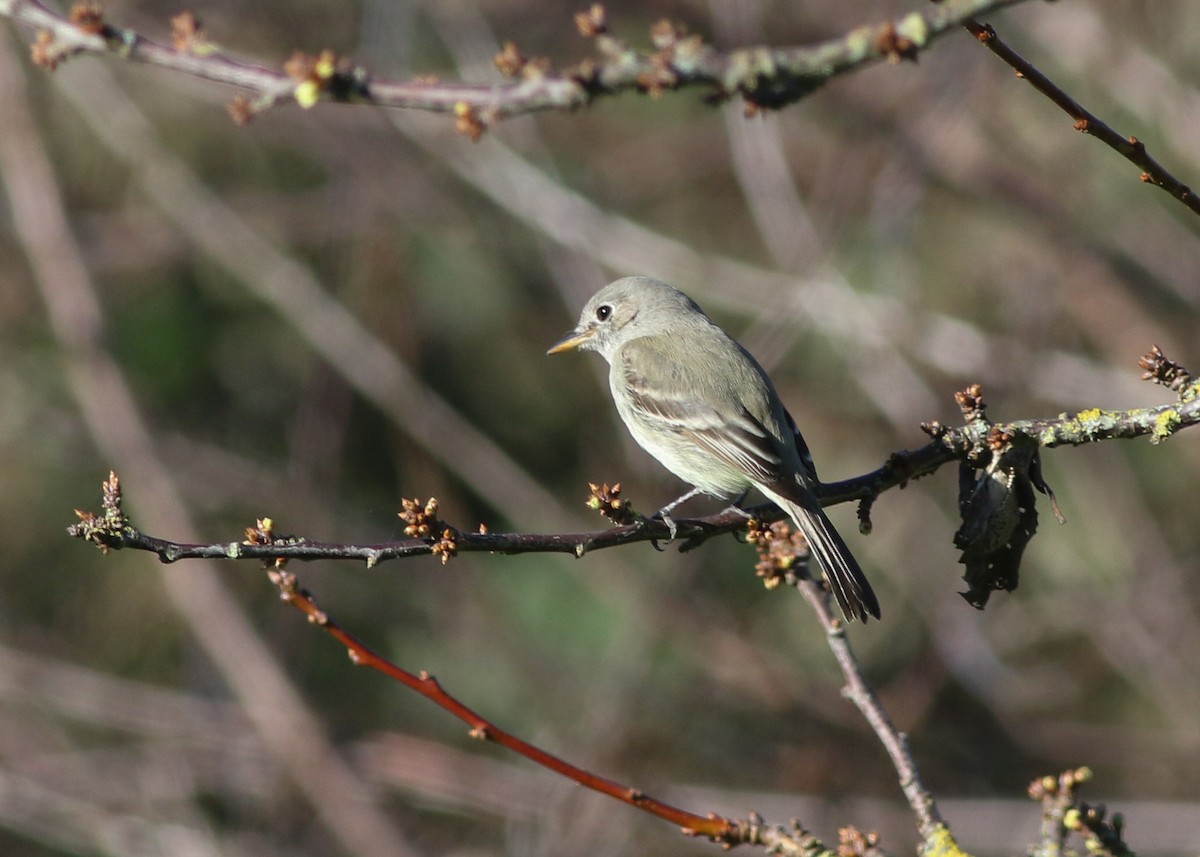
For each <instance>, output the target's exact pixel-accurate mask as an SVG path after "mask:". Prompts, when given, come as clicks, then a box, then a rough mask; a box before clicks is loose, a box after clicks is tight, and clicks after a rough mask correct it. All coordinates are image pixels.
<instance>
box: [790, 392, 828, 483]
mask: <svg viewBox="0 0 1200 857" xmlns="http://www.w3.org/2000/svg"><path fill="white" fill-rule="evenodd" d="M783 415H784V416H785V417H786V418H787V425H788V434H789V436H790V437H791V439H792V442H793V443H794V444H795V445H796V454H797V455H799V456H800V464H801V465H802V466H803V468H804V473H805V475H807V476H808V481H809V482H811V483H813V484H815V485H820V484H821V480H820V478H818V477H817V465H815V464H813V458H812V453H811V452H809V451H808V444H807V443H805V441H804V435H802V434H800V428H799V426H797V425H796V421H795V420H794V419H792V415H791V414H790V413H789V412H788V411H787V410H786V409H785V410H784V412H783Z"/></svg>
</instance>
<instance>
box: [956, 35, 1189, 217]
mask: <svg viewBox="0 0 1200 857" xmlns="http://www.w3.org/2000/svg"><path fill="white" fill-rule="evenodd" d="M963 26H964V27H966V28H967V30H968V31H969V32H970V33H971V34H972V35H973V36H975V38H977V39H979V41H980V42H981V43H983V44H984V45H985V46H986V47H987V48H988V50H990V51H991V52H992V53H994V54H995V55H996V56H998V57H1000V59H1002V60H1004V61H1005V62H1006V63H1008V64H1009V65H1010V66H1012V68H1013V70H1014V71H1016V73H1017V77H1019V78H1021V79H1022V80H1025V81H1028V83H1029V84H1030V85H1031V86H1032V87H1033V88H1034V89H1036V90H1037V91H1038V92H1040V93H1042V95H1044V96H1046V97H1047V98H1049V99H1050V100H1051V101H1053V102H1054V103H1055V104H1057V105H1058V106H1059V107H1060V108H1062V110H1063V111H1064V112H1065V113H1066V114H1067V115H1068V116H1070V117H1071V118H1072V119H1074V120H1075V130H1076V131H1082V132H1083V133H1085V134H1089V135H1091V136H1093V137H1095V138H1096V139H1097V140H1100V141H1101V142H1102V143H1104V144H1105V145H1107V146H1109V147H1110V148H1112V149H1114V150H1116V151H1117V152H1118V153H1120V154H1121V156H1122V157H1124V158H1126V159H1127V160H1129V161H1131V162H1132V163H1133V164H1134V165H1135V166H1137V167H1138V168H1139V169H1141V171H1142V175H1141V179H1142V181H1143V182H1146V183H1147V184H1152V185H1154V186H1155V187H1159V188H1162V189H1163V190H1165V191H1166V192H1167V193H1169V194H1170V195H1171V196H1173V197H1175V199H1177V200H1179V201H1180V202H1182V203H1183V204H1184V205H1186V206H1187V207H1188V208H1190V209H1191V210H1192V212H1194V213H1195V214H1200V197H1198V196H1197V195H1196V193H1194V192H1193V191H1192V189H1191V188H1190V187H1188V186H1187V185H1185V184H1184V183H1183V182H1181V181H1179V179H1177V178H1175V176H1173V175H1172V174H1171V173H1170V172H1169V171H1168V170H1167V169H1166V168H1165V167H1163V166H1162V164H1160V163H1159V162H1158V161H1156V160H1155V159H1154V158H1152V157H1151V156H1150V154H1149V153H1148V152H1147V151H1146V145H1145V144H1144V143H1143V142H1142V141H1141V140H1139V139H1138V138H1137V137H1132V136H1130V137H1125V136H1123V135H1121V134H1119V133H1117V132H1116V131H1115V130H1114V129H1113V128H1112V127H1111V126H1109V125H1108V124H1107V123H1105V122H1104V121H1103V120H1101V119H1100V118H1098V117H1097V116H1096V115H1095V114H1093V113H1091V112H1090V111H1089V110H1087V109H1086V108H1085V107H1084V106H1083V105H1082V104H1080V103H1079V102H1078V101H1076V100H1075V99H1074V98H1072V97H1071V96H1070V95H1068V94H1067V93H1066V92H1064V91H1063V89H1062V88H1061V87H1059V86H1058V85H1057V84H1055V83H1054V82H1053V81H1052V80H1050V79H1049V78H1048V77H1046V75H1044V74H1043V73H1042V72H1040V71H1039V70H1038V69H1037V68H1035V67H1034V65H1033V64H1032V63H1031V62H1029V60H1027V59H1025V58H1024V57H1022V56H1021V55H1020V54H1018V53H1017V52H1016V51H1014V50H1013V49H1012V48H1011V47H1009V46H1008V45H1007V44H1005V43H1004V42H1003V41H1001V39H1000V37H999V36H998V35H996V31H995V30H994V29H993V28H992V26H991V24H981V23H980V22H979V21H977V20H976V19H974V18H968V19H967V20H966V21H965V22H964V23H963Z"/></svg>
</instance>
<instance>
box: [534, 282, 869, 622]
mask: <svg viewBox="0 0 1200 857" xmlns="http://www.w3.org/2000/svg"><path fill="white" fill-rule="evenodd" d="M576 348H578V349H584V350H588V351H598V352H599V353H600V354H601V356H603V357H604V359H605V360H607V361H608V362H609V365H610V367H611V368H610V371H609V376H608V380H609V386H610V388H611V389H612V395H613V400H614V401H615V402H616V405H617V412H618V413H619V414H620V415H621V419H622V420H624V421H625V425H626V426H627V427H628V428H629V431H630V432H631V433H632V434H633V437H634V439H635V440H636V441H637V442H638V443H639V444H640V445H641V446H642V448H643V449H645V450H646V451H647V452H648V453H650V454H651V455H652V456H654V457H655V458H656V459H658V461H659V462H660V463H661V464H662V465H663V466H664V467H666V468H667V469H668V470H670V471H671V472H672V473H674V474H675V475H676V476H678V477H679V478H680V479H683V480H684V481H685V482H687V483H689V484H690V485H693V486H694V488H693V490H692V491H689V492H688V493H687V494H684V495H683V496H682V497H680V498H679V499H678V500H675V501H674V502H672V503H670V504H668V505H667V506H666V507H664V508H663V510H662V511H661V512H660V514H661V516H662V518H663V521H664V523H666V524H667V526H668V527H669V528H670V529H671V533H672V535H674V529H675V527H674V522H673V521H671V518H670V511H671V510H672V509H674V508H675V507H676V506H678V505H679V504H680V503H682V502H683V501H685V500H687V499H690V498H691V497H694V496H695V495H697V494H700V493H704V494H711V495H713V496H716V497H722V498H729V497H739V496H741V495H744V494H745V493H746V492H747V491H749V489H751V488H757V489H758V490H759V491H760V492H762V493H763V494H764V495H766V496H767V497H768V498H769V499H770V500H772V501H773V502H774V503H776V504H777V505H778V506H780V508H782V509H783V510H784V511H785V512H787V514H788V516H789V517H790V518H791V519H792V521H793V522H794V523H795V525H796V526H797V527H799V528H800V531H801V532H802V533H804V536H805V538H806V539H807V540H808V544H809V548H810V549H811V551H812V553H813V555H814V556H815V557H816V558H817V560H818V561H819V562H820V564H821V566H822V568H824V570H825V575H826V577H827V579H828V580H829V585H830V589H831V590H832V591H833V594H834V597H835V598H837V602H838V605H839V606H840V607H841V609H842V614H843V615H844V616H845V617H846V618H847V619H848V620H853V619H855V618H858V619H862V620H863V621H866V620H867V618H868V617H869V616H874V617H875V618H877V619H878V618H879V600H878V599H877V598H876V597H875V593H874V592H873V591H872V590H871V584H870V583H868V582H867V578H866V575H864V574H863V572H862V569H861V568H859V566H858V562H857V561H856V560H855V559H854V557H853V555H852V554H851V553H850V549H849V548H848V547H847V546H846V543H845V541H843V540H842V537H841V536H840V535H839V534H838V531H837V530H836V529H834V527H833V524H832V523H831V522H830V520H829V518H827V517H826V516H825V513H824V511H822V509H821V504H820V502H819V501H818V500H817V497H816V493H815V489H816V488H817V486H819V485H820V482H819V481H818V479H817V473H816V469H815V468H814V467H813V463H812V457H811V456H810V454H809V452H808V447H807V445H806V444H805V443H804V438H803V437H801V435H800V430H799V429H797V428H796V423H795V421H794V420H793V419H792V416H791V414H789V413H788V412H787V409H786V408H784V406H783V403H782V402H781V401H780V399H779V394H778V393H776V392H775V387H774V386H773V385H772V384H771V380H770V379H769V378H768V377H767V373H766V372H764V371H763V368H762V367H761V366H759V365H758V361H756V360H755V359H754V358H753V357H752V356H750V353H749V352H748V351H746V349H745V348H743V347H742V346H741V345H739V344H738V343H737V341H735V340H734V339H733V338H732V337H731V336H729V334H727V333H726V332H725V331H723V330H722V329H721V328H719V327H717V325H716V324H714V323H713V322H712V321H711V320H710V319H709V317H708V316H707V315H705V314H704V311H703V310H702V309H700V307H699V306H697V305H696V303H695V302H694V301H693V300H692V299H691V298H689V297H688V296H687V295H685V294H684V293H683V292H681V291H679V290H678V289H676V288H674V287H672V286H669V285H667V284H666V283H663V282H660V281H658V280H654V279H651V278H649V277H625V278H624V279H621V280H617V281H616V282H613V283H609V284H608V285H607V286H605V287H604V288H602V289H601V290H600V291H598V292H597V293H596V294H595V295H593V296H592V299H591V300H589V301H588V302H587V305H586V306H585V307H584V308H583V312H582V313H581V315H580V317H579V324H577V325H576V326H575V329H574V330H573V331H571V332H570V333H569V334H567V336H566V337H564V338H563V339H562V340H561V341H559V342H558V343H556V344H555V345H554V346H553V347H551V348H550V350H549V351H548V352H547V353H548V354H559V353H561V352H563V351H570V350H572V349H576Z"/></svg>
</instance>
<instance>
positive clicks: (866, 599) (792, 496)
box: [760, 482, 879, 622]
mask: <svg viewBox="0 0 1200 857" xmlns="http://www.w3.org/2000/svg"><path fill="white" fill-rule="evenodd" d="M793 485H794V487H793ZM760 490H762V491H763V493H764V494H766V495H767V496H768V497H770V498H771V499H772V500H774V501H775V503H776V504H777V505H779V507H780V508H782V509H783V510H784V511H785V512H787V513H788V517H790V518H791V519H792V521H793V522H794V523H795V524H796V526H797V527H799V528H800V531H801V532H802V533H804V537H805V538H806V539H807V540H808V546H809V550H811V551H812V555H813V556H815V557H816V558H817V562H819V563H820V564H821V568H823V569H824V570H825V578H826V579H827V580H828V581H829V588H830V589H831V590H832V591H833V597H834V598H836V599H837V603H838V606H839V607H841V608H842V615H843V616H845V617H846V619H847V620H848V621H854V620H855V619H861V620H862V621H864V622H865V621H867V619H868V618H870V617H871V616H874V617H875V618H876V619H878V618H879V599H878V598H876V597H875V592H874V590H872V589H871V584H870V582H868V581H867V576H866V575H865V574H863V570H862V569H861V568H860V567H859V565H858V560H856V559H855V558H854V554H852V553H850V548H849V547H847V545H846V542H845V541H844V540H843V539H842V536H841V534H840V533H838V531H837V530H836V529H835V528H834V526H833V522H832V521H830V520H829V518H828V517H827V516H826V515H825V512H824V511H822V509H821V504H820V503H819V502H818V501H817V499H816V497H814V496H813V494H812V492H810V491H809V490H808V489H807V488H806V487H805V486H803V485H801V484H799V483H798V482H797V483H790V482H789V483H777V484H775V485H772V486H770V487H769V488H763V487H762V486H760ZM781 491H783V492H786V493H780V492H781Z"/></svg>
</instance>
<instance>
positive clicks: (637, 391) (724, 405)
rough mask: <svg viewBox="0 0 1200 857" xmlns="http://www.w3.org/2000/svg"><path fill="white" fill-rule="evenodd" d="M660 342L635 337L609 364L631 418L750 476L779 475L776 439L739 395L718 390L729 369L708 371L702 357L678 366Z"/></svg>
mask: <svg viewBox="0 0 1200 857" xmlns="http://www.w3.org/2000/svg"><path fill="white" fill-rule="evenodd" d="M662 345H663V343H661V342H656V341H655V340H654V339H653V338H650V337H647V338H644V339H639V340H635V341H633V342H630V343H629V344H628V345H626V346H625V348H624V349H622V353H621V354H620V355H619V363H615V364H614V365H618V366H619V367H620V372H621V376H620V380H621V382H622V383H623V384H624V385H625V388H626V389H627V390H628V391H629V393H630V408H631V409H632V411H633V415H634V416H635V418H637V419H638V420H639V421H641V422H642V423H643V425H646V424H650V425H654V426H655V428H656V429H661V430H663V431H670V432H676V433H678V434H679V435H681V436H683V437H686V438H687V439H689V440H691V441H692V442H693V443H695V444H696V445H697V446H698V447H700V448H702V449H704V450H706V451H707V452H709V453H711V454H712V455H713V456H715V457H716V458H717V459H718V460H720V461H721V462H723V463H724V464H726V465H727V466H729V467H733V468H735V469H737V470H739V471H741V472H742V473H745V474H746V476H747V477H748V479H749V480H750V481H753V482H767V483H770V482H774V481H776V480H778V479H780V478H781V477H782V476H783V474H784V470H785V468H784V460H783V456H782V455H781V449H780V447H781V442H780V440H779V438H778V437H776V436H775V435H774V434H772V433H771V432H770V431H769V430H768V429H767V427H766V426H764V425H763V423H762V421H761V420H759V419H757V418H756V417H755V416H754V415H753V414H752V413H751V411H750V409H749V408H747V407H746V405H745V403H744V402H742V401H741V399H739V398H738V397H737V396H736V395H734V396H730V395H728V394H722V391H721V390H720V389H719V388H718V387H717V386H716V384H718V383H719V382H720V379H722V378H725V379H728V378H729V375H728V374H725V373H719V372H712V371H711V369H712V367H711V365H708V364H707V363H705V362H704V361H699V362H697V363H695V364H693V365H692V367H691V368H690V369H689V368H688V367H684V366H681V365H679V364H677V363H675V362H674V361H672V360H671V359H670V351H669V350H664V349H663V347H662ZM652 352H657V353H652ZM635 366H636V368H634V367H635ZM739 368H740V367H739ZM689 373H690V374H689ZM734 380H735V381H736V380H737V379H736V377H735V379H734ZM730 403H736V405H735V406H732V407H731V406H730Z"/></svg>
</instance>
